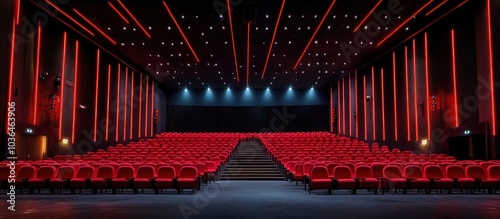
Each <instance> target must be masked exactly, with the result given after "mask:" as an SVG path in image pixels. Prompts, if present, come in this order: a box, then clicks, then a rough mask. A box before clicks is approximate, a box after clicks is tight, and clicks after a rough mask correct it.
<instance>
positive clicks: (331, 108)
mask: <svg viewBox="0 0 500 219" xmlns="http://www.w3.org/2000/svg"><path fill="white" fill-rule="evenodd" d="M332 110H333V86H332V85H331V84H330V133H332V132H333V122H332V121H333V113H332Z"/></svg>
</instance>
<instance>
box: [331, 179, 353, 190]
mask: <svg viewBox="0 0 500 219" xmlns="http://www.w3.org/2000/svg"><path fill="white" fill-rule="evenodd" d="M336 182H337V189H355V188H356V180H354V179H336Z"/></svg>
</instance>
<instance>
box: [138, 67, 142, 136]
mask: <svg viewBox="0 0 500 219" xmlns="http://www.w3.org/2000/svg"><path fill="white" fill-rule="evenodd" d="M139 77H140V78H141V80H140V82H139V125H138V126H139V131H138V133H139V136H138V137H139V138H140V137H141V125H142V74H140V75H139Z"/></svg>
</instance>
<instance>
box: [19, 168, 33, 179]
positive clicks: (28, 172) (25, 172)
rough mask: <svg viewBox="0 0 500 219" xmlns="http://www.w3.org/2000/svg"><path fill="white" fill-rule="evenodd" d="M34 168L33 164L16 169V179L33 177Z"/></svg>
mask: <svg viewBox="0 0 500 219" xmlns="http://www.w3.org/2000/svg"><path fill="white" fill-rule="evenodd" d="M35 173H36V168H35V167H34V166H22V167H21V168H19V170H18V171H17V176H16V178H18V179H31V178H33V177H35Z"/></svg>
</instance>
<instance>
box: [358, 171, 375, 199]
mask: <svg viewBox="0 0 500 219" xmlns="http://www.w3.org/2000/svg"><path fill="white" fill-rule="evenodd" d="M355 172H356V173H355V177H356V180H357V182H358V186H357V188H358V189H373V190H374V193H375V194H377V189H378V187H379V183H378V179H377V178H375V177H373V172H372V168H371V167H370V166H368V165H359V166H357V167H356V169H355Z"/></svg>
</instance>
